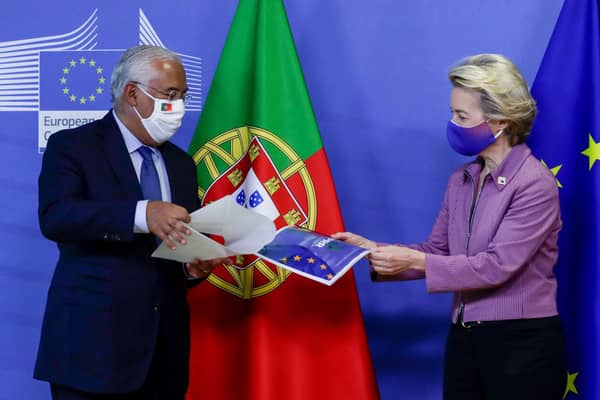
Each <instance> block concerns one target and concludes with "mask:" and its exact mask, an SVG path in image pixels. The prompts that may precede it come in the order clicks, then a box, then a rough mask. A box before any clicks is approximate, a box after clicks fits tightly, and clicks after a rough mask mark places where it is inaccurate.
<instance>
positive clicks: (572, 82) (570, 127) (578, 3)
mask: <svg viewBox="0 0 600 400" xmlns="http://www.w3.org/2000/svg"><path fill="white" fill-rule="evenodd" d="M598 11H599V7H598V0H565V3H564V5H563V8H562V10H561V13H560V16H559V18H558V21H557V23H556V26H555V28H554V33H553V34H552V37H551V39H550V43H549V45H548V48H547V50H546V54H545V55H544V58H543V60H542V64H541V66H540V69H539V71H538V74H537V77H536V79H535V83H534V85H533V89H532V93H533V96H534V98H535V99H536V101H537V103H538V108H539V113H538V117H537V120H536V122H535V124H534V129H533V132H532V135H531V140H530V144H531V147H532V148H533V151H534V153H535V154H536V155H537V156H538V157H539V158H540V159H541V160H542V161H543V162H544V163H545V164H546V165H547V166H548V168H550V170H551V171H552V172H553V174H554V175H555V177H556V180H557V181H556V182H557V185H558V186H559V188H560V189H559V191H560V201H561V211H562V219H563V223H564V227H563V230H562V232H561V234H560V239H559V246H560V256H559V260H558V264H559V265H558V268H557V270H556V272H557V275H558V282H559V283H558V285H559V287H558V293H559V298H558V306H559V312H560V314H561V318H562V321H563V324H564V326H565V331H566V342H567V343H566V345H567V350H568V353H569V371H568V384H567V388H566V390H565V396H566V398H567V399H569V398H573V399H574V398H575V396H574V395H575V394H579V396H580V397H578V398H583V399H600V384H599V381H598V377H600V371H599V369H598V366H599V364H600V346H599V345H600V332H599V315H600V314H599V313H600V307H599V306H600V274H599V272H600V263H599V260H598V252H599V251H600V242H599V239H600V237H599V231H600V214H599V213H598V207H599V205H600V203H599V201H600V198H599V197H600V162H597V161H600V24H599V21H598V18H599V17H600V16H599V14H598Z"/></svg>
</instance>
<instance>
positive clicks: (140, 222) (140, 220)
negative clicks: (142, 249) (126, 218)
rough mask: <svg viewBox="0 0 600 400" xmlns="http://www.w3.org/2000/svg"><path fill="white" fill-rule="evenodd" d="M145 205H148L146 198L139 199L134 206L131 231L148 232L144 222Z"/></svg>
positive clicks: (146, 224)
mask: <svg viewBox="0 0 600 400" xmlns="http://www.w3.org/2000/svg"><path fill="white" fill-rule="evenodd" d="M146 207H148V200H140V201H138V202H137V204H136V206H135V220H134V223H133V232H135V233H150V230H149V229H148V223H147V222H146Z"/></svg>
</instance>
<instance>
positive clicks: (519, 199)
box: [374, 144, 562, 322]
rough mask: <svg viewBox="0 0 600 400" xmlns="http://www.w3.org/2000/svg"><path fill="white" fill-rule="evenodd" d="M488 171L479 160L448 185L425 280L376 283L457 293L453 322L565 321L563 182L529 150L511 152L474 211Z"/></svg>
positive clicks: (429, 244)
mask: <svg viewBox="0 0 600 400" xmlns="http://www.w3.org/2000/svg"><path fill="white" fill-rule="evenodd" d="M481 168H482V164H481V162H480V161H478V160H475V161H473V162H471V163H469V164H466V165H464V166H462V167H461V168H459V169H458V170H456V171H455V172H454V173H453V174H452V175H451V176H450V179H449V181H448V187H447V189H446V194H445V196H444V202H443V204H442V208H441V210H440V212H439V214H438V216H437V219H436V221H435V225H434V226H433V229H432V232H431V234H430V235H429V237H428V238H427V241H425V242H424V243H420V244H413V245H410V247H411V248H414V249H417V250H420V251H423V252H425V253H426V256H425V267H426V268H425V270H426V272H425V273H424V274H423V273H420V274H419V273H415V272H404V273H400V274H398V275H395V276H392V277H382V276H381V275H379V276H376V277H375V278H374V279H375V280H406V279H418V278H423V277H424V278H425V280H426V283H427V290H428V291H429V292H430V293H435V292H449V291H453V292H455V295H454V302H453V310H452V321H453V322H456V320H457V317H458V312H459V308H460V306H461V304H464V311H463V313H464V314H463V321H478V320H481V321H486V320H504V319H520V318H538V317H548V316H554V315H557V309H556V278H555V276H554V273H553V268H554V265H555V264H556V259H557V257H558V246H557V240H558V232H559V231H560V229H561V227H562V223H561V219H560V207H559V199H558V188H557V185H556V180H555V178H554V177H553V176H552V174H551V173H550V171H549V170H548V168H546V167H545V166H543V165H542V164H541V163H540V162H539V161H538V160H537V159H536V158H535V157H533V155H532V154H531V150H530V149H529V147H528V146H527V145H526V144H520V145H517V146H515V147H513V149H512V150H511V152H510V153H509V154H508V156H507V157H506V158H505V159H504V161H503V162H502V164H500V166H499V167H498V169H497V170H495V171H494V172H492V173H490V174H488V175H487V176H486V177H485V178H484V179H485V181H484V183H483V186H482V189H481V193H480V195H479V199H478V200H477V202H476V203H475V204H474V203H473V198H474V192H475V191H476V190H477V187H478V183H479V175H480V172H481Z"/></svg>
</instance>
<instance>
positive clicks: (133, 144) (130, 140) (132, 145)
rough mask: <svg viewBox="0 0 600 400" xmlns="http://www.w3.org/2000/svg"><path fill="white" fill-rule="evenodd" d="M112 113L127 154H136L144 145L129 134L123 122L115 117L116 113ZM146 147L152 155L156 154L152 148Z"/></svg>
mask: <svg viewBox="0 0 600 400" xmlns="http://www.w3.org/2000/svg"><path fill="white" fill-rule="evenodd" d="M112 113H113V116H114V117H115V121H117V125H118V126H119V130H120V131H121V135H122V136H123V140H124V141H125V146H126V147H127V152H128V153H129V154H132V153H134V152H136V151H137V149H139V148H140V147H142V146H145V144H144V143H142V142H141V141H140V139H138V138H137V137H135V135H134V134H133V133H131V131H130V130H129V129H127V127H126V126H125V124H124V123H123V122H121V120H120V119H119V116H118V115H117V113H116V112H115V110H114V109H113V110H112ZM147 147H149V148H150V149H151V150H152V152H153V153H156V152H155V151H154V149H153V148H152V147H150V146H147Z"/></svg>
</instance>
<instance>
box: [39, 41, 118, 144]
mask: <svg viewBox="0 0 600 400" xmlns="http://www.w3.org/2000/svg"><path fill="white" fill-rule="evenodd" d="M121 53H122V51H111V50H97V51H94V50H91V51H42V52H40V80H39V85H40V86H39V87H40V97H39V112H38V134H39V138H38V146H39V148H40V150H41V151H43V148H45V147H46V142H47V141H48V138H49V137H50V135H51V134H52V133H54V132H57V131H59V130H61V129H69V128H75V127H77V126H80V125H83V124H87V123H88V122H92V121H94V120H96V119H100V118H102V117H103V116H104V114H106V112H107V110H109V109H110V108H111V91H110V74H111V73H112V67H113V66H114V65H115V64H116V62H117V61H118V60H119V57H120V56H121ZM107 67H108V68H107Z"/></svg>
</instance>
